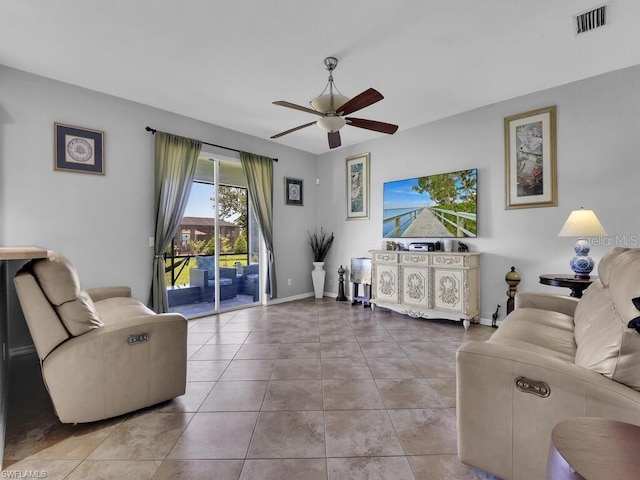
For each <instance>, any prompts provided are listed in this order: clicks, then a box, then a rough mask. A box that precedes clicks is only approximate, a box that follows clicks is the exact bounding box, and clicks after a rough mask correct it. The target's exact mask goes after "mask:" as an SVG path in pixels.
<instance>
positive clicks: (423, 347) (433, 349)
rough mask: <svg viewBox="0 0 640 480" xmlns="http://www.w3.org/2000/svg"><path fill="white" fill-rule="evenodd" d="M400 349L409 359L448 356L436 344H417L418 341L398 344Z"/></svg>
mask: <svg viewBox="0 0 640 480" xmlns="http://www.w3.org/2000/svg"><path fill="white" fill-rule="evenodd" d="M398 343H399V344H400V348H402V350H403V351H404V353H406V354H407V356H408V357H412V358H413V357H424V358H433V357H443V356H445V355H446V353H447V352H446V350H445V349H444V348H442V346H440V345H439V344H437V343H435V342H416V341H401V342H398Z"/></svg>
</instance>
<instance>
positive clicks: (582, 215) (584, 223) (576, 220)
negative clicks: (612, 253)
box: [558, 207, 607, 237]
mask: <svg viewBox="0 0 640 480" xmlns="http://www.w3.org/2000/svg"><path fill="white" fill-rule="evenodd" d="M606 234H607V232H606V231H605V230H604V227H603V226H602V224H601V223H600V220H598V217H596V214H595V213H593V210H585V209H584V208H582V207H581V208H580V210H574V211H573V212H571V214H570V215H569V218H567V221H566V222H564V225H563V226H562V229H561V230H560V233H558V236H559V237H595V236H599V235H606Z"/></svg>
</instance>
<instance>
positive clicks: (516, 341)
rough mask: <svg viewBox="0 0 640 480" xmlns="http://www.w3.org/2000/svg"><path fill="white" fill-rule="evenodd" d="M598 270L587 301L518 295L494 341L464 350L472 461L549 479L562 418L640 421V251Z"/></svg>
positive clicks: (460, 406)
mask: <svg viewBox="0 0 640 480" xmlns="http://www.w3.org/2000/svg"><path fill="white" fill-rule="evenodd" d="M598 275H599V278H598V279H596V280H595V281H594V282H593V283H592V284H591V285H590V286H589V288H588V289H587V290H586V291H585V293H584V296H583V297H582V298H581V299H579V300H578V299H577V298H572V297H567V296H562V295H553V294H543V293H519V294H517V295H516V297H515V309H514V311H513V312H512V313H510V314H509V315H507V317H506V318H505V319H504V321H503V322H502V324H501V325H500V327H499V328H498V330H497V331H496V332H495V333H494V334H493V335H492V336H491V338H490V339H489V340H487V341H485V342H469V343H465V344H463V345H462V346H461V347H460V348H459V349H458V351H457V354H456V368H457V422H458V456H459V457H460V460H461V461H462V462H463V463H466V464H469V465H473V466H475V467H478V468H480V469H482V470H485V471H487V472H490V473H492V474H494V475H497V476H499V477H500V478H503V479H514V480H540V479H543V478H545V470H546V465H547V456H548V453H549V445H550V440H551V431H552V429H553V427H554V426H555V425H556V424H557V423H559V422H560V421H562V420H565V419H568V418H572V417H603V418H608V419H612V420H618V421H622V422H627V423H632V424H635V425H640V333H638V332H637V331H636V330H635V329H634V328H629V322H630V321H632V320H634V319H636V318H637V317H639V316H640V311H638V309H637V308H636V307H635V305H634V302H633V299H635V298H638V297H640V249H626V248H615V249H613V250H612V251H610V252H608V253H607V254H606V255H605V256H604V257H603V258H602V260H601V261H600V264H599V268H598ZM639 300H640V299H639ZM636 302H638V300H637V301H636ZM639 304H640V303H639Z"/></svg>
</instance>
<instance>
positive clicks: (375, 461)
mask: <svg viewBox="0 0 640 480" xmlns="http://www.w3.org/2000/svg"><path fill="white" fill-rule="evenodd" d="M347 478H348V479H349V480H414V479H415V477H414V476H413V472H412V470H411V465H409V462H408V460H407V458H406V457H356V458H328V459H327V479H328V480H345V479H347Z"/></svg>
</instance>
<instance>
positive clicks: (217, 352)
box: [189, 343, 241, 360]
mask: <svg viewBox="0 0 640 480" xmlns="http://www.w3.org/2000/svg"><path fill="white" fill-rule="evenodd" d="M240 347H241V345H230V344H222V343H220V344H213V345H203V346H201V347H200V348H199V349H198V351H197V352H196V353H194V354H193V355H191V357H190V358H189V360H232V359H233V357H235V355H236V353H238V350H240Z"/></svg>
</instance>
